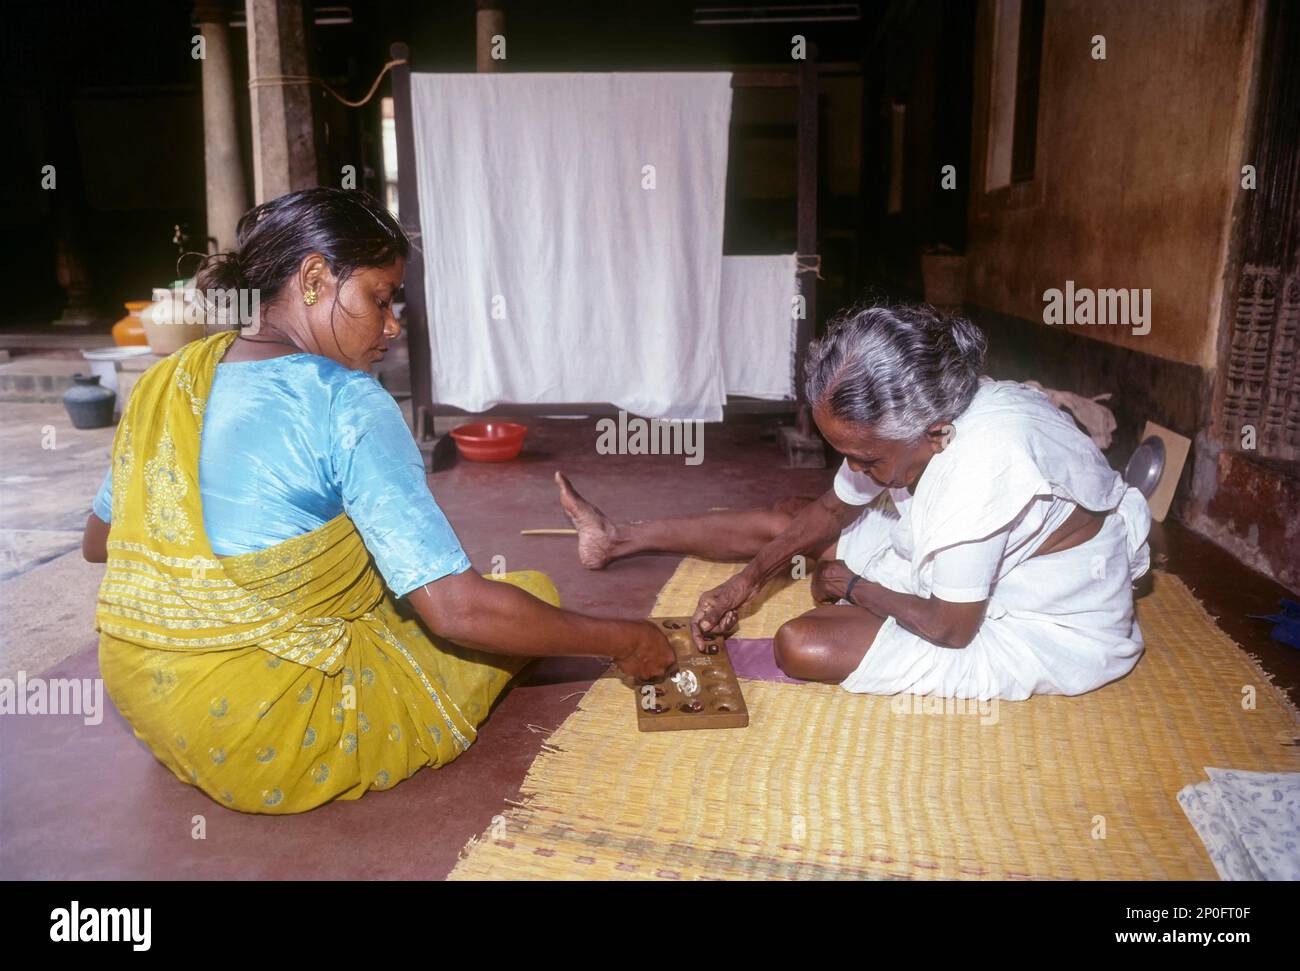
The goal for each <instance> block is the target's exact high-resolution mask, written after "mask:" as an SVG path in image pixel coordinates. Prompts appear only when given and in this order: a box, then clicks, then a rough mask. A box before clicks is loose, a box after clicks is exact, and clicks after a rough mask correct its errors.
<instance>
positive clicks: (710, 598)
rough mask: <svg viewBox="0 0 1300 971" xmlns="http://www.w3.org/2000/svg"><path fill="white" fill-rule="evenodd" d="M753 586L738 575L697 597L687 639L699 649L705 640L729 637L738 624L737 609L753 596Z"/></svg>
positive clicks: (738, 610) (748, 580) (746, 579)
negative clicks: (689, 635)
mask: <svg viewBox="0 0 1300 971" xmlns="http://www.w3.org/2000/svg"><path fill="white" fill-rule="evenodd" d="M754 592H755V590H754V584H753V583H752V582H751V581H750V579H749V578H748V577H747V576H746V575H745V574H744V573H743V572H742V573H737V574H736V575H735V576H734V577H732V578H731V579H730V580H728V581H727V582H726V583H724V584H722V585H721V586H717V587H714V588H713V589H712V590H710V591H708V592H707V593H705V594H703V595H701V596H700V600H699V603H698V604H697V605H696V607H695V616H694V617H692V618H691V639H692V640H693V641H695V646H696V647H701V648H702V647H703V646H704V640H705V638H706V637H711V636H714V635H721V636H723V637H725V636H727V635H728V634H730V633H731V632H732V631H733V630H734V629H735V628H736V625H737V624H738V623H739V622H740V608H741V607H743V606H744V605H745V603H746V602H747V601H748V600H749V598H750V597H752V596H753V595H754Z"/></svg>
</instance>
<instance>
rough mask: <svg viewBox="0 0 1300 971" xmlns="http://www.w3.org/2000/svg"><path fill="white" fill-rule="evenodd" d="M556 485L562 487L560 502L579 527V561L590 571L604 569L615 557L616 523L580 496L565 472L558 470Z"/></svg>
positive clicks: (570, 518) (571, 519) (571, 520)
mask: <svg viewBox="0 0 1300 971" xmlns="http://www.w3.org/2000/svg"><path fill="white" fill-rule="evenodd" d="M555 484H556V485H558V486H559V487H560V505H561V506H563V507H564V513H565V515H567V516H568V517H569V521H570V522H572V523H573V525H574V526H576V527H577V529H578V560H579V561H580V562H581V563H582V565H583V566H585V567H586V568H587V569H588V570H603V569H604V568H605V565H606V564H607V563H609V561H610V560H612V559H613V558H614V557H613V550H614V534H615V528H614V524H613V523H611V522H610V521H609V518H608V517H607V516H606V515H605V514H604V513H603V512H601V511H600V510H599V509H597V508H596V507H595V506H593V505H592V504H591V503H589V502H588V501H587V500H586V499H584V498H582V496H580V495H578V492H577V490H576V489H574V488H573V484H572V483H571V482H569V480H568V479H567V478H566V477H565V475H564V473H563V472H556V473H555Z"/></svg>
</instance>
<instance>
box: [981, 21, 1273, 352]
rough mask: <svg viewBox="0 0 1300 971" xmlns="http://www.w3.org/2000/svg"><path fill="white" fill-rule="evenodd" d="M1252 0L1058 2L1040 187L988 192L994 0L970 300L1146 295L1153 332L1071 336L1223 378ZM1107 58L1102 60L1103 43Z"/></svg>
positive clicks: (1031, 314)
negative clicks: (1217, 372) (1117, 292)
mask: <svg viewBox="0 0 1300 971" xmlns="http://www.w3.org/2000/svg"><path fill="white" fill-rule="evenodd" d="M1255 7H1256V4H1255V3H1254V0H1154V2H1144V3H1132V2H1131V0H1047V7H1046V16H1045V22H1044V39H1043V62H1042V81H1041V90H1040V101H1039V114H1038V150H1037V160H1036V166H1035V172H1036V175H1035V179H1034V181H1033V182H1031V183H1023V184H1019V185H1014V186H1011V187H1009V188H1004V189H998V190H994V191H992V192H985V191H983V189H984V186H985V185H986V182H985V172H984V159H985V156H986V151H987V131H988V118H989V108H990V105H989V92H990V85H991V69H992V65H991V50H992V40H991V38H992V31H993V19H994V16H995V13H994V11H995V9H996V7H995V2H994V0H983V2H982V3H981V8H980V16H979V23H978V27H977V48H976V75H975V112H974V115H975V117H974V131H973V136H974V137H973V140H972V179H973V183H972V186H973V189H972V202H971V225H970V239H969V244H968V254H969V257H970V259H969V261H968V272H969V281H968V294H967V299H968V300H969V301H970V302H971V303H974V304H977V305H979V306H983V307H988V308H991V309H993V310H997V311H1000V312H1002V313H1007V314H1014V315H1016V316H1019V317H1023V318H1025V319H1027V320H1033V321H1041V320H1042V319H1043V316H1042V315H1043V306H1044V304H1043V293H1044V291H1045V290H1047V289H1049V288H1052V287H1057V288H1063V287H1064V286H1065V283H1066V281H1067V280H1073V281H1074V282H1075V285H1076V287H1088V288H1092V289H1100V288H1112V287H1113V288H1119V287H1123V288H1147V287H1149V288H1150V289H1151V291H1152V294H1151V322H1152V326H1151V331H1150V333H1149V334H1146V335H1134V334H1132V333H1131V330H1130V329H1129V328H1127V327H1118V326H1110V327H1101V326H1091V327H1084V326H1080V327H1076V328H1071V329H1075V330H1077V331H1078V332H1080V333H1081V334H1082V335H1083V336H1085V337H1088V338H1090V339H1094V340H1100V341H1107V342H1111V343H1116V344H1120V345H1122V346H1127V347H1131V348H1132V349H1133V350H1135V351H1140V352H1142V353H1145V354H1151V355H1155V356H1157V357H1161V358H1165V359H1168V360H1172V361H1180V362H1184V363H1188V364H1195V365H1198V366H1200V367H1204V368H1211V367H1213V366H1214V364H1215V357H1216V351H1217V346H1218V340H1217V337H1218V323H1219V317H1220V300H1221V293H1222V287H1223V273H1222V270H1223V266H1224V263H1225V258H1226V248H1227V245H1228V233H1229V226H1230V215H1231V209H1232V204H1233V201H1234V198H1235V196H1236V194H1237V192H1239V191H1242V190H1241V189H1240V179H1241V173H1240V170H1241V165H1242V164H1243V162H1244V161H1247V160H1243V159H1242V158H1241V157H1240V156H1241V154H1242V150H1241V147H1240V146H1241V145H1242V144H1243V137H1244V127H1245V120H1246V116H1247V102H1248V88H1249V80H1250V71H1251V65H1252V60H1253V57H1252V55H1253V46H1254V35H1255V27H1254V24H1255ZM1098 34H1100V35H1102V36H1104V37H1105V41H1106V59H1105V60H1094V59H1093V58H1092V49H1093V44H1092V38H1093V37H1094V36H1095V35H1098Z"/></svg>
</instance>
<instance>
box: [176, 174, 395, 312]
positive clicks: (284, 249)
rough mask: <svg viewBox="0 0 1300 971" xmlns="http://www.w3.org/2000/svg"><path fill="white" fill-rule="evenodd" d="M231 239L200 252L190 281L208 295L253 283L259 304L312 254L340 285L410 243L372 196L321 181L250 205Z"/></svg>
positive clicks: (276, 293)
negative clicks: (230, 244)
mask: <svg viewBox="0 0 1300 971" xmlns="http://www.w3.org/2000/svg"><path fill="white" fill-rule="evenodd" d="M235 246H236V249H235V251H234V252H232V253H214V254H213V255H211V256H209V257H207V258H206V259H204V261H203V262H202V264H200V266H199V268H198V271H197V273H196V274H195V278H194V287H195V289H196V290H198V291H200V292H201V293H205V294H206V293H208V292H210V291H213V290H222V291H236V290H239V291H242V290H256V291H258V292H259V302H260V303H261V304H262V305H263V306H265V305H266V304H268V303H270V302H271V301H272V300H274V299H275V298H276V297H278V296H279V295H280V292H281V291H282V290H283V289H284V286H285V284H286V283H288V282H289V281H290V280H291V279H293V277H294V275H295V274H296V273H297V272H298V268H299V267H300V266H301V265H302V261H303V260H304V259H306V258H307V257H308V256H309V255H311V254H312V253H319V254H320V255H321V256H323V257H324V258H325V262H326V264H328V266H329V268H330V272H332V273H333V274H334V275H335V277H337V278H338V281H339V285H340V286H342V284H343V283H345V282H346V281H347V279H348V277H350V276H351V275H352V274H353V272H355V271H356V270H358V269H361V268H363V267H371V266H387V265H388V264H390V263H392V262H393V261H394V260H396V259H398V258H401V259H406V258H407V256H408V255H409V254H410V249H411V246H410V242H409V241H408V240H407V238H406V233H405V232H404V231H403V229H402V225H401V223H399V222H398V221H397V219H396V218H395V217H394V216H393V214H392V213H391V212H389V211H388V210H387V209H386V208H384V206H383V204H382V203H380V202H379V201H378V200H377V199H375V198H374V197H373V196H370V195H368V194H366V193H365V192H360V191H356V190H343V189H332V188H328V187H325V186H317V187H316V188H312V189H301V190H299V191H298V192H290V193H288V194H287V195H282V196H280V197H279V198H278V199H272V200H271V201H270V202H264V203H262V204H261V205H260V206H254V207H253V208H252V209H250V210H248V212H246V213H244V215H243V216H242V217H241V218H240V220H239V226H238V227H237V229H236V231H235ZM331 319H332V317H331Z"/></svg>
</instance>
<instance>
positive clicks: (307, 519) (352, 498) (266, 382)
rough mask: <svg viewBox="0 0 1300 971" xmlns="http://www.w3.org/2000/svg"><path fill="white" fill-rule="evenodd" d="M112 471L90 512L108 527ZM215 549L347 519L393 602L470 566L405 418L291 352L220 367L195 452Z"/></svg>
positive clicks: (309, 357)
mask: <svg viewBox="0 0 1300 971" xmlns="http://www.w3.org/2000/svg"><path fill="white" fill-rule="evenodd" d="M112 490H113V482H112V473H111V470H110V473H109V474H108V475H106V476H105V477H104V483H103V485H101V486H100V489H99V493H98V494H97V495H96V496H95V501H94V503H93V506H92V509H93V511H94V513H95V515H96V516H98V517H99V518H100V519H102V520H103V521H104V522H110V521H111V516H112V508H113V492H112ZM199 491H200V494H201V495H202V497H203V526H204V529H205V530H206V531H207V535H208V541H209V542H210V543H211V545H212V552H213V553H215V554H216V555H217V556H237V555H239V554H241V553H249V552H253V551H255V550H262V549H266V548H267V547H270V546H274V545H275V544H276V543H279V542H282V541H283V540H286V539H291V538H292V537H294V536H299V535H301V534H302V533H307V532H310V531H312V530H313V529H316V528H318V527H320V526H323V525H325V523H327V522H329V521H330V520H331V519H333V518H335V517H336V516H338V515H339V513H342V512H346V513H347V514H348V517H349V518H350V519H351V520H352V522H353V524H354V525H355V526H356V528H357V531H358V532H359V533H360V534H361V538H362V540H363V541H364V542H365V544H366V549H368V550H369V551H370V554H371V556H373V557H374V560H375V565H376V566H377V567H378V568H379V572H380V573H381V574H382V575H383V577H384V580H385V582H386V583H387V584H388V586H389V588H390V589H391V590H392V591H393V593H394V594H396V595H397V596H399V597H400V596H405V595H406V594H407V593H410V592H411V591H412V590H414V589H416V588H418V587H421V586H423V585H424V584H426V583H431V582H432V581H434V580H437V579H440V578H441V577H444V576H448V575H449V574H453V573H463V572H464V571H466V570H468V569H469V568H470V561H469V557H468V556H466V555H465V551H464V549H462V547H461V545H460V540H459V539H458V538H457V537H456V533H455V531H454V530H453V529H452V527H451V523H449V522H448V521H447V517H446V516H445V515H444V514H443V512H442V510H441V509H440V508H438V504H437V502H435V501H434V498H433V496H432V495H431V494H430V492H429V487H428V483H427V481H426V479H425V476H424V461H423V458H422V457H421V455H420V450H419V449H418V448H417V447H416V444H415V440H414V439H413V438H412V437H411V433H410V430H409V429H408V428H407V426H406V421H405V420H404V419H403V418H402V412H401V409H400V408H398V406H397V402H396V401H394V400H393V398H392V396H391V395H389V394H388V392H387V391H385V390H384V389H383V387H381V386H380V384H379V383H378V382H377V381H375V379H374V378H372V377H371V376H370V375H368V374H365V373H363V372H361V371H353V370H351V369H349V368H346V367H344V366H343V365H341V364H338V363H336V362H334V361H331V360H330V359H329V358H325V357H319V356H317V355H314V354H305V353H302V354H290V355H287V356H285V357H274V358H269V359H266V360H261V361H235V362H230V363H222V364H219V365H217V373H216V376H215V377H214V378H213V382H212V390H211V392H210V394H209V396H208V402H207V405H206V407H205V409H204V417H203V438H202V444H201V448H200V454H199Z"/></svg>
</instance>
